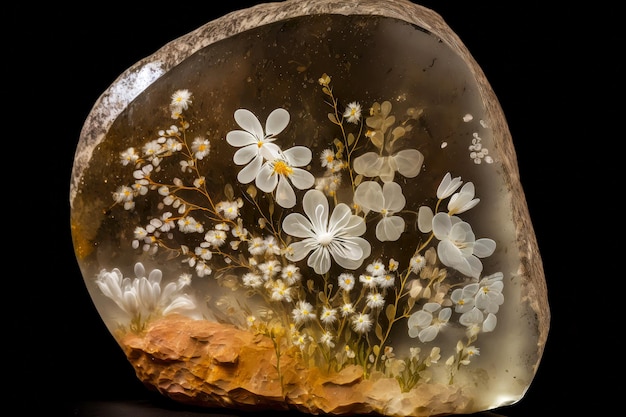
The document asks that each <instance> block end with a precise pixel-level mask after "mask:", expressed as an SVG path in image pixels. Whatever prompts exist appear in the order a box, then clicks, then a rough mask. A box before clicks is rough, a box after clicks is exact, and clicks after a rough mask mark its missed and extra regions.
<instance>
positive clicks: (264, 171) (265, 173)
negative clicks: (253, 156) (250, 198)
mask: <svg viewBox="0 0 626 417" xmlns="http://www.w3.org/2000/svg"><path fill="white" fill-rule="evenodd" d="M248 166H249V165H248ZM246 168H247V167H246ZM242 171H243V170H242ZM276 184H278V175H275V174H274V170H273V169H272V165H271V164H270V163H268V162H266V163H264V164H263V166H262V167H261V168H260V169H259V171H258V174H257V176H256V186H257V187H258V188H259V190H261V191H264V192H266V193H271V192H272V191H274V189H275V188H276Z"/></svg>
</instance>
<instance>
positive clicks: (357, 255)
mask: <svg viewBox="0 0 626 417" xmlns="http://www.w3.org/2000/svg"><path fill="white" fill-rule="evenodd" d="M330 247H331V254H332V255H333V259H335V262H337V263H338V264H339V265H340V266H342V267H344V268H346V269H357V268H358V267H360V266H361V264H363V260H365V258H367V257H368V256H370V254H371V252H372V247H371V246H370V243H369V242H368V241H367V240H365V239H363V238H361V237H351V238H345V239H342V240H341V242H340V246H339V245H335V242H333V245H331V246H330Z"/></svg>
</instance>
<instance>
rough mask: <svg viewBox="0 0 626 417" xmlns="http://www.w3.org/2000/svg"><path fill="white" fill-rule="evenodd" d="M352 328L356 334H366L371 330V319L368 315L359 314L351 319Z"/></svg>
mask: <svg viewBox="0 0 626 417" xmlns="http://www.w3.org/2000/svg"><path fill="white" fill-rule="evenodd" d="M352 328H353V329H354V331H355V332H357V333H367V332H369V331H370V329H371V328H372V319H371V318H370V316H369V314H366V313H359V314H357V315H356V316H354V317H353V318H352Z"/></svg>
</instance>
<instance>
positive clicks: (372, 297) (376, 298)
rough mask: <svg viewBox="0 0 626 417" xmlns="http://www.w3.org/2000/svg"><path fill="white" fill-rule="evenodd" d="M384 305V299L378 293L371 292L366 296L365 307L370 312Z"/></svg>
mask: <svg viewBox="0 0 626 417" xmlns="http://www.w3.org/2000/svg"><path fill="white" fill-rule="evenodd" d="M384 305H385V299H384V298H383V296H382V295H381V294H380V293H378V292H371V293H369V294H367V306H368V307H369V308H371V309H372V310H374V309H376V308H381V307H382V306H384Z"/></svg>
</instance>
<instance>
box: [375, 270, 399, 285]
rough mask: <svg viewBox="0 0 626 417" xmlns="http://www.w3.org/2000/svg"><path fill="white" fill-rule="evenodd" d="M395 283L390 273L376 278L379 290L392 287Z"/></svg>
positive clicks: (393, 276)
mask: <svg viewBox="0 0 626 417" xmlns="http://www.w3.org/2000/svg"><path fill="white" fill-rule="evenodd" d="M395 281H396V276H395V275H394V274H391V273H389V274H385V275H380V276H377V277H376V283H377V284H378V286H379V287H380V288H391V287H393V285H394V283H395Z"/></svg>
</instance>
